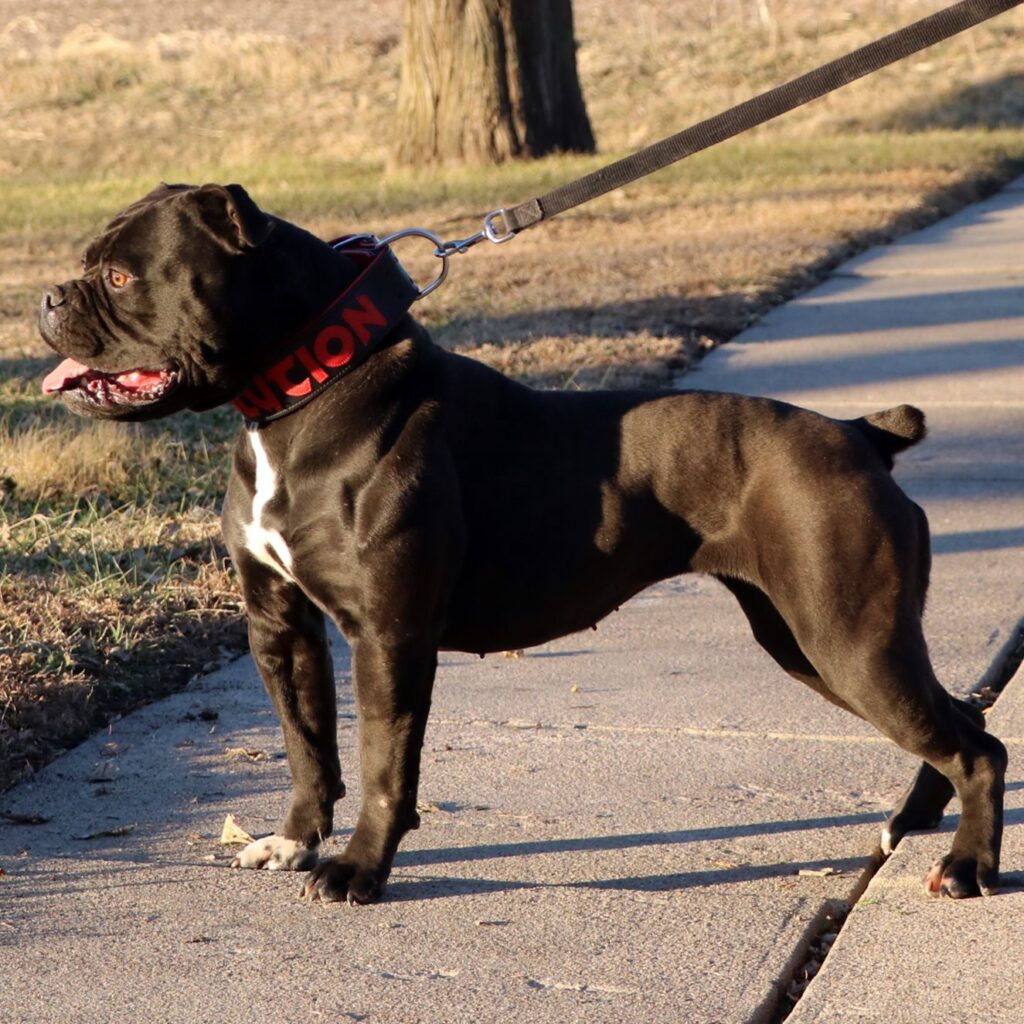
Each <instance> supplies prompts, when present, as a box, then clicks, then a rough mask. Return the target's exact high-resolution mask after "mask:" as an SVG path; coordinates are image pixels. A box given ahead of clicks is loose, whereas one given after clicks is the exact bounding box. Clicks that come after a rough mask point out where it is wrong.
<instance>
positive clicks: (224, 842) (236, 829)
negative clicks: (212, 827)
mask: <svg viewBox="0 0 1024 1024" xmlns="http://www.w3.org/2000/svg"><path fill="white" fill-rule="evenodd" d="M255 841H256V840H254V839H253V837H252V836H251V835H249V833H248V832H246V831H245V829H244V828H242V826H241V825H239V824H238V822H237V821H235V816H234V815H233V814H229V815H228V816H227V817H226V818H225V819H224V827H223V828H222V829H221V830H220V844H221V846H248V845H249V844H250V843H253V842H255Z"/></svg>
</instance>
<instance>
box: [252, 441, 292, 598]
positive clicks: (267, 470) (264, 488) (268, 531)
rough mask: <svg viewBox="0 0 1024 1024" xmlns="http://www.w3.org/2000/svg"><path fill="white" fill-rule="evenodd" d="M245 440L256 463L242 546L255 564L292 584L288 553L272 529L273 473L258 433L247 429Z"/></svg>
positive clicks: (275, 478)
mask: <svg viewBox="0 0 1024 1024" xmlns="http://www.w3.org/2000/svg"><path fill="white" fill-rule="evenodd" d="M248 437H249V443H250V445H251V446H252V452H253V456H254V457H255V460H256V490H255V492H254V494H253V497H252V516H251V520H250V522H248V523H247V524H246V525H245V528H244V529H245V546H246V548H247V549H248V551H249V553H250V554H251V555H252V556H253V558H255V559H256V560H257V561H258V562H261V563H262V564H263V565H266V566H268V567H269V568H271V569H273V570H274V571H275V572H277V573H278V574H280V575H281V576H283V577H284V578H285V579H286V580H288V581H289V582H291V583H294V582H295V576H294V573H293V571H292V553H291V551H290V550H289V549H288V545H287V544H286V543H285V539H284V537H282V536H281V533H280V531H279V530H277V529H276V528H275V524H274V516H273V514H272V504H273V501H274V498H275V497H276V496H277V495H278V488H279V482H278V475H277V471H276V470H275V469H274V467H273V465H272V464H271V462H270V457H269V455H268V454H267V451H266V449H265V448H264V446H263V442H262V441H261V440H260V435H259V431H257V430H250V431H249V432H248Z"/></svg>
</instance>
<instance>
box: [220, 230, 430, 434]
mask: <svg viewBox="0 0 1024 1024" xmlns="http://www.w3.org/2000/svg"><path fill="white" fill-rule="evenodd" d="M331 246H332V248H334V249H337V250H338V251H340V252H343V253H344V254H345V255H346V256H347V257H349V259H352V260H354V261H355V262H356V263H357V264H360V265H362V268H363V269H362V271H361V272H360V274H359V276H358V277H357V278H356V279H355V280H354V281H353V282H352V283H351V284H350V285H349V286H348V287H347V288H346V289H345V290H344V291H343V292H342V293H341V295H339V296H338V297H337V298H336V299H335V300H334V301H333V302H332V303H331V304H330V305H329V306H328V307H327V308H326V309H325V310H324V311H323V312H322V313H321V314H320V315H319V316H318V317H317V318H316V319H315V320H314V321H313V322H312V323H310V324H307V325H306V326H305V327H303V328H302V330H300V331H298V332H297V333H296V334H295V335H293V336H292V338H291V339H289V341H288V343H287V344H286V345H284V346H283V348H282V354H281V355H280V357H279V358H277V360H276V361H275V362H274V363H273V364H271V365H270V366H269V367H268V368H267V369H265V370H263V371H261V372H260V373H257V374H256V376H255V377H253V379H252V380H251V381H250V382H249V386H248V387H247V388H246V389H245V390H244V391H243V392H242V393H241V394H240V395H239V396H238V397H237V398H236V399H235V403H234V404H235V408H236V409H237V410H238V411H239V412H240V413H241V414H242V415H243V416H244V417H245V419H246V423H247V424H248V425H253V426H258V425H259V424H262V423H269V422H270V421H271V420H276V419H279V418H280V417H282V416H287V415H288V413H290V412H294V411H295V410H296V409H298V408H299V407H301V406H303V405H305V404H306V403H307V402H310V401H312V400H313V399H314V398H316V396H317V395H319V394H320V392H321V391H324V390H325V389H326V388H328V387H330V385H331V384H333V383H334V382H335V381H336V380H338V378H339V377H343V376H344V375H345V374H347V373H350V372H351V371H352V370H354V369H355V368H356V367H357V366H360V365H361V364H362V363H364V362H365V361H366V360H367V358H369V356H371V355H372V354H373V353H374V352H375V351H378V350H379V349H380V347H381V346H380V343H381V342H382V341H384V339H385V338H387V336H388V334H390V333H391V331H392V329H393V328H394V326H395V325H396V324H397V323H398V321H399V320H401V318H402V317H403V316H404V315H405V314H406V313H407V312H408V310H409V307H410V306H411V305H412V304H413V302H414V301H415V300H416V299H417V298H418V297H419V294H420V290H419V288H418V287H417V286H416V284H415V283H414V282H413V281H412V279H411V278H410V277H409V275H408V274H407V273H406V272H405V270H404V269H403V267H402V265H401V263H399V262H398V258H397V257H396V256H395V254H394V253H393V252H392V251H391V249H390V248H389V247H388V246H386V245H385V246H378V244H377V241H376V239H374V238H372V237H370V236H368V235H356V236H353V237H350V238H344V239H341V240H339V241H337V242H332V243H331Z"/></svg>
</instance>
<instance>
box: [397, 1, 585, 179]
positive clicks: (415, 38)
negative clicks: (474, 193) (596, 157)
mask: <svg viewBox="0 0 1024 1024" xmlns="http://www.w3.org/2000/svg"><path fill="white" fill-rule="evenodd" d="M560 150H562V151H565V150H568V151H574V152H586V153H591V152H593V151H594V136H593V133H592V131H591V129H590V119H589V118H588V117H587V111H586V107H585V106H584V103H583V93H582V91H581V90H580V85H579V79H578V78H577V76H576V40H575V38H574V36H573V23H572V2H571V0H405V18H404V26H403V52H402V77H401V84H400V86H399V91H398V123H397V130H396V133H395V143H394V146H393V153H394V158H395V161H396V162H397V163H399V164H411V165H418V164H423V163H500V162H501V161H503V160H507V159H508V158H509V157H537V156H543V155H544V154H545V153H551V152H556V151H560Z"/></svg>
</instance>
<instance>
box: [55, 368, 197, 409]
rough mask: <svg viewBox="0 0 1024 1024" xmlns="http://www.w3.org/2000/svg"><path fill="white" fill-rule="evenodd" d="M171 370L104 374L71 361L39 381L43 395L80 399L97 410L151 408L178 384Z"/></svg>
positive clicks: (177, 374)
mask: <svg viewBox="0 0 1024 1024" xmlns="http://www.w3.org/2000/svg"><path fill="white" fill-rule="evenodd" d="M179 379H180V374H179V373H178V371H177V370H175V369H156V370H144V369H137V370H122V371H121V372H120V373H104V372H103V371H102V370H93V369H91V368H90V367H88V366H84V365H83V364H82V363H79V362H77V361H76V360H74V359H65V360H64V362H62V363H61V364H60V366H58V367H57V368H56V369H55V370H52V371H51V372H50V373H49V374H47V376H46V379H45V380H44V381H43V394H46V395H57V394H59V395H62V396H66V397H75V398H83V399H85V400H86V401H87V402H89V403H90V404H91V405H94V406H96V407H99V408H107V409H109V408H113V407H118V406H143V405H151V404H152V403H153V402H158V401H159V400H160V399H162V398H166V397H167V396H168V395H169V394H170V393H171V392H172V391H173V390H174V389H175V388H176V387H177V385H178V381H179Z"/></svg>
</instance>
